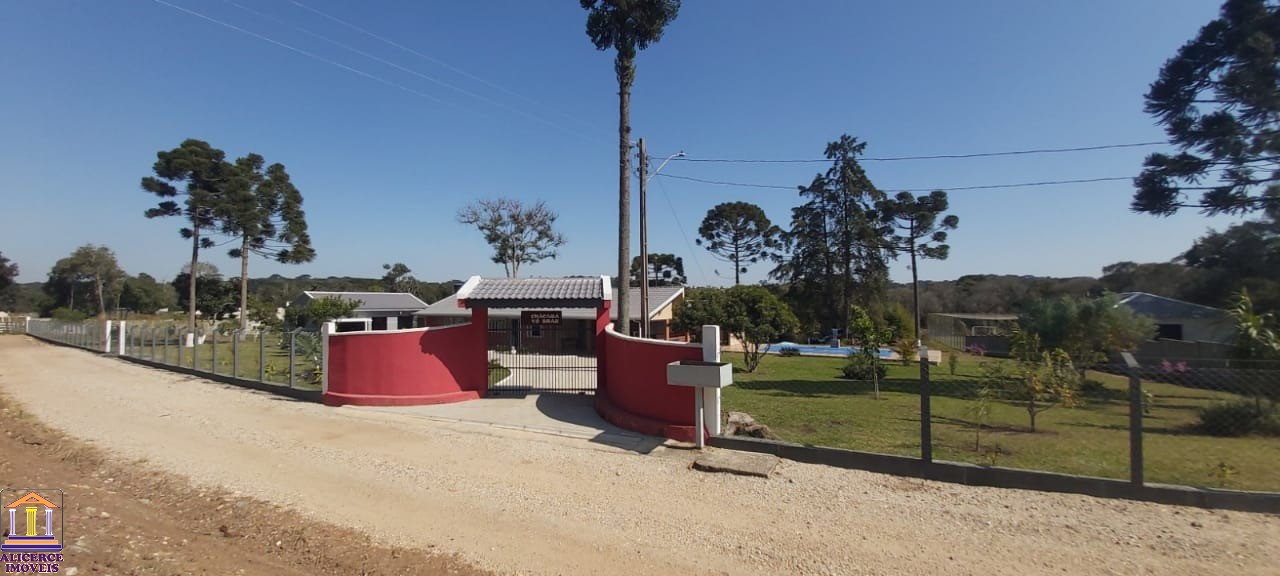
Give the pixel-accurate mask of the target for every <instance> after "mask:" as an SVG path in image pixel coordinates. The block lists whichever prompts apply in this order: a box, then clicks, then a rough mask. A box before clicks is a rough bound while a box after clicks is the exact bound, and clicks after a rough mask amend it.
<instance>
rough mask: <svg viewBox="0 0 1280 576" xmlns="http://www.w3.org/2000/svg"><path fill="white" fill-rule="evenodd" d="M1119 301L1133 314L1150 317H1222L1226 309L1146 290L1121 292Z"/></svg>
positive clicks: (1225, 313)
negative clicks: (1149, 292)
mask: <svg viewBox="0 0 1280 576" xmlns="http://www.w3.org/2000/svg"><path fill="white" fill-rule="evenodd" d="M1119 297H1120V303H1121V304H1124V305H1125V306H1128V307H1129V308H1131V309H1132V310H1133V312H1134V313H1135V314H1139V315H1142V316H1150V317H1152V318H1224V317H1225V316H1226V315H1227V311H1226V310H1222V309H1220V308H1212V307H1209V306H1202V305H1200V304H1192V303H1191V302H1183V301H1182V300H1176V299H1173V298H1168V297H1165V296H1158V295H1156V294H1148V293H1146V292H1122V293H1120V294H1119Z"/></svg>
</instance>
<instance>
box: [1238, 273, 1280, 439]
mask: <svg viewBox="0 0 1280 576" xmlns="http://www.w3.org/2000/svg"><path fill="white" fill-rule="evenodd" d="M1229 313H1230V314H1231V318H1232V320H1233V321H1234V322H1235V325H1236V341H1235V348H1234V350H1232V355H1234V356H1235V357H1236V358H1239V359H1241V360H1262V361H1267V360H1271V361H1275V360H1280V335H1278V334H1277V333H1276V318H1275V315H1274V314H1271V313H1269V312H1267V313H1261V312H1256V311H1255V310H1254V308H1253V300H1252V299H1251V298H1250V297H1249V292H1248V291H1246V290H1241V291H1240V293H1239V294H1237V295H1236V298H1235V302H1234V303H1233V304H1232V306H1231V309H1230V310H1229ZM1257 380H1269V378H1268V379H1264V378H1257ZM1258 384H1259V385H1258V386H1255V387H1254V403H1255V408H1256V411H1257V413H1258V414H1263V409H1262V400H1261V399H1262V398H1266V399H1267V400H1269V401H1270V403H1271V407H1272V411H1274V409H1275V406H1276V403H1277V402H1280V384H1277V383H1273V382H1259V383H1258Z"/></svg>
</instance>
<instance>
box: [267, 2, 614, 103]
mask: <svg viewBox="0 0 1280 576" xmlns="http://www.w3.org/2000/svg"><path fill="white" fill-rule="evenodd" d="M290 2H291V3H292V4H293V5H295V6H297V7H299V8H302V9H304V10H307V11H309V12H312V13H314V14H316V15H318V16H321V17H323V18H326V19H328V20H331V21H333V22H336V23H338V24H341V25H343V26H346V27H347V28H350V29H352V30H355V31H356V32H359V33H361V34H364V35H365V36H368V37H370V38H373V39H374V40H377V41H379V42H382V43H384V44H387V45H389V46H392V47H394V48H398V49H400V50H403V51H405V52H407V53H409V54H412V55H414V56H417V57H419V58H422V59H423V60H426V61H428V62H431V63H432V64H436V65H437V66H441V67H443V68H445V69H448V70H450V71H452V72H454V73H457V74H459V75H461V76H465V77H467V78H470V79H471V80H475V81H476V82H479V83H481V84H484V85H485V86H488V87H490V88H493V89H494V90H497V91H499V92H502V93H504V94H507V95H510V96H514V97H516V98H519V99H521V100H524V101H525V102H528V103H530V104H534V105H536V106H541V107H542V108H545V109H547V110H550V111H551V112H554V113H556V114H557V115H560V116H563V117H565V118H568V119H569V120H573V121H574V122H578V123H580V124H582V125H583V126H590V127H592V128H595V127H596V126H595V125H593V124H590V123H589V122H587V121H585V120H582V119H581V118H578V117H577V116H573V115H572V114H567V113H564V112H561V111H559V110H556V109H555V108H552V107H550V106H548V105H546V104H543V103H542V102H539V101H537V100H534V99H533V98H530V97H528V96H525V95H523V94H520V93H519V92H516V91H514V90H511V89H509V88H506V87H505V86H502V85H500V84H496V83H494V82H490V81H489V80H485V79H484V78H481V77H479V76H476V75H475V74H472V73H470V72H467V71H466V70H463V69H461V68H458V67H457V66H453V65H451V64H449V63H448V62H445V61H443V60H440V59H439V58H435V57H433V56H430V55H428V54H424V53H422V52H420V51H418V50H415V49H413V48H410V47H408V46H405V45H404V44H401V43H399V42H396V41H395V40H392V39H390V38H387V37H385V36H382V35H379V34H377V33H374V32H372V31H370V30H368V29H366V28H363V27H361V26H359V25H357V24H353V23H351V22H348V21H346V20H343V19H342V18H339V17H337V16H334V15H332V14H329V13H327V12H324V11H322V10H319V9H317V8H312V7H311V6H307V5H306V4H303V3H302V2H298V1H297V0H290Z"/></svg>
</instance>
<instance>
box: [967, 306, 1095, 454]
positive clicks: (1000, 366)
mask: <svg viewBox="0 0 1280 576" xmlns="http://www.w3.org/2000/svg"><path fill="white" fill-rule="evenodd" d="M1009 344H1010V351H1011V354H1012V356H1013V358H1014V361H1013V362H1008V361H999V360H996V361H991V362H984V363H983V364H982V371H983V377H984V379H985V380H986V385H987V386H990V387H991V388H992V389H994V390H996V391H998V392H999V395H1000V397H1001V398H1003V399H1005V400H1007V401H1009V402H1012V403H1013V404H1015V405H1019V406H1022V407H1023V408H1025V409H1026V411H1027V416H1028V418H1029V419H1030V425H1031V431H1032V432H1035V431H1036V416H1038V415H1039V414H1040V413H1041V412H1044V411H1046V410H1049V409H1051V408H1053V407H1055V406H1058V405H1062V406H1067V407H1071V406H1074V405H1075V404H1076V397H1077V393H1078V391H1079V389H1080V382H1081V378H1080V373H1079V372H1077V371H1076V370H1075V367H1074V366H1072V364H1071V357H1070V356H1068V355H1067V353H1066V352H1063V351H1062V350H1061V349H1059V348H1055V349H1053V350H1051V351H1045V350H1041V348H1040V338H1039V337H1038V336H1037V335H1035V334H1031V333H1028V332H1023V331H1022V330H1020V329H1019V330H1014V332H1013V334H1012V335H1010V337H1009Z"/></svg>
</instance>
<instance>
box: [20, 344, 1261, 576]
mask: <svg viewBox="0 0 1280 576" xmlns="http://www.w3.org/2000/svg"><path fill="white" fill-rule="evenodd" d="M0 390H3V392H4V393H5V394H7V395H8V396H9V398H11V399H12V400H14V401H17V402H19V403H21V405H22V406H23V407H24V409H25V410H27V411H29V412H30V413H31V414H32V415H34V416H35V417H36V418H38V419H39V420H41V421H43V422H44V423H46V424H48V425H50V426H52V427H54V428H56V429H58V430H61V431H63V432H65V433H67V434H69V435H71V436H73V437H77V438H80V439H83V440H86V441H89V442H91V443H92V444H94V445H95V446H96V447H98V448H100V449H102V450H104V451H105V452H106V453H107V454H109V455H110V456H111V457H112V458H117V459H119V460H121V461H126V462H139V461H144V462H145V464H144V466H147V467H152V468H154V469H156V470H158V471H162V472H167V473H172V474H177V475H181V476H183V477H185V478H187V479H189V480H190V481H191V482H193V483H195V484H197V485H202V486H208V487H209V488H211V489H214V488H216V489H221V490H228V491H233V492H240V493H242V494H244V495H246V496H248V497H253V498H257V499H261V500H265V501H269V502H274V503H277V504H281V505H284V506H286V507H288V508H290V509H292V510H295V511H297V512H299V513H301V514H303V515H304V516H306V517H309V518H312V519H315V520H322V521H327V522H330V523H333V524H336V525H338V526H342V527H351V528H354V529H356V530H359V531H361V532H363V533H366V534H368V535H369V536H371V537H372V538H373V539H374V540H375V541H377V542H380V543H383V544H386V545H394V546H405V547H412V548H421V549H427V548H431V549H433V550H441V551H445V552H451V553H457V554H459V555H460V556H461V557H462V558H464V559H465V560H467V561H469V562H472V563H475V564H477V565H479V566H481V567H484V568H489V569H494V570H497V571H501V572H508V573H524V574H598V573H610V574H744V575H745V574H751V575H756V574H975V575H976V574H981V575H983V576H987V575H994V574H1011V575H1012V574H1153V575H1154V574H1159V575H1162V576H1163V575H1181V574H1185V575H1197V576H1198V575H1201V574H1222V573H1230V574H1259V575H1262V574H1266V575H1274V574H1276V573H1277V566H1280V518H1277V517H1274V516H1266V515H1258V514H1246V513H1239V512H1216V511H1208V510H1200V509H1194V508H1182V507H1175V506H1163V505H1156V504H1146V503H1136V502H1128V501H1120V500H1102V499H1096V498H1090V497H1084V496H1074V495H1063V494H1042V493H1036V492H1027V491H1018V490H1002V489H995V488H978V487H965V486H957V485H951V484H944V483H935V482H928V481H921V480H915V479H904V478H898V477H893V476H885V475H880V474H872V473H868V472H860V471H848V470H839V469H835V468H828V467H823V466H814V465H807V464H800V463H794V462H788V461H784V462H783V463H782V464H781V465H780V466H779V467H778V469H777V471H776V473H775V474H774V476H773V477H771V478H768V479H761V478H747V477H738V476H729V475H714V474H705V473H700V472H696V471H693V470H690V469H689V465H690V463H691V462H692V460H693V457H694V454H693V453H692V452H691V451H687V450H683V449H679V448H674V447H660V448H657V449H656V450H654V451H652V452H650V453H648V454H640V453H637V452H634V451H628V450H625V449H620V448H616V447H613V446H609V445H607V444H604V443H596V442H587V441H583V440H578V439H572V438H563V437H558V436H551V435H543V434H536V433H529V432H519V431H508V430H503V429H498V428H492V427H481V426H474V425H468V424H466V423H446V422H437V421H428V420H422V419H415V418H412V417H407V416H401V415H396V414H387V413H380V412H372V411H363V410H355V409H343V408H339V409H335V408H327V407H324V406H319V405H315V404H309V403H302V402H294V401H289V400H282V399H280V398H276V397H271V396H268V395H265V394H260V393H254V392H249V391H245V390H241V389H237V388H232V387H228V386H223V385H220V384H216V383H211V382H208V381H205V380H201V379H198V378H192V377H188V376H183V375H176V374H171V373H167V372H163V371H160V370H154V369H149V368H145V367H140V366H136V365H132V364H128V363H125V362H123V361H119V360H115V359H111V358H104V357H98V356H95V355H93V354H90V353H87V352H83V351H79V350H71V349H66V348H59V347H55V346H51V345H46V344H43V343H39V342H36V341H34V340H32V339H29V338H26V337H0Z"/></svg>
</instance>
